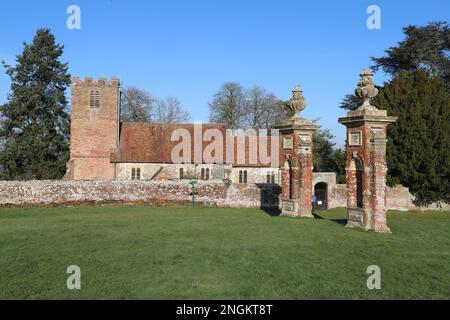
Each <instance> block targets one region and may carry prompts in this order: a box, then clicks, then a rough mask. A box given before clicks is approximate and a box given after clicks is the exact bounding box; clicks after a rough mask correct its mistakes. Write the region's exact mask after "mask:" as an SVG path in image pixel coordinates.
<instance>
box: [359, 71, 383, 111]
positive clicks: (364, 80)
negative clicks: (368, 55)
mask: <svg viewBox="0 0 450 320" xmlns="http://www.w3.org/2000/svg"><path fill="white" fill-rule="evenodd" d="M359 76H360V79H359V82H358V87H357V88H356V90H355V94H356V95H357V96H358V97H359V98H361V99H362V100H364V103H363V104H362V105H361V106H359V107H358V109H364V108H368V107H372V108H373V106H371V104H370V100H372V99H373V98H375V97H376V96H377V94H378V89H377V88H376V87H375V85H374V83H373V80H372V78H373V72H372V70H370V69H369V68H365V69H364V70H363V71H362V72H361V74H360V75H359Z"/></svg>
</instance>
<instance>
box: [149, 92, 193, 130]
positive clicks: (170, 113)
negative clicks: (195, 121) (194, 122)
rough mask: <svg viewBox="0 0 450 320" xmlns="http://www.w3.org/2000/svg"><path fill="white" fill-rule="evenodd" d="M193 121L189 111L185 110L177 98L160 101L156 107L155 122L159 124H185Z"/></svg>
mask: <svg viewBox="0 0 450 320" xmlns="http://www.w3.org/2000/svg"><path fill="white" fill-rule="evenodd" d="M190 119H191V116H190V114H189V112H188V111H186V110H184V109H183V107H182V105H181V103H180V101H179V100H178V99H177V98H175V97H168V98H167V99H165V100H158V101H157V102H156V106H155V113H154V117H153V121H154V122H157V123H165V124H169V123H183V122H187V121H189V120H190Z"/></svg>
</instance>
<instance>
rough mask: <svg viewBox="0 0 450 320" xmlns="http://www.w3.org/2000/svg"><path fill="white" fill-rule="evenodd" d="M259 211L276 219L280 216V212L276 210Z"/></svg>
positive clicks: (265, 209) (263, 209)
mask: <svg viewBox="0 0 450 320" xmlns="http://www.w3.org/2000/svg"><path fill="white" fill-rule="evenodd" d="M261 210H262V211H264V212H265V213H266V214H268V215H269V216H271V217H278V216H279V215H280V214H281V210H280V209H278V208H261Z"/></svg>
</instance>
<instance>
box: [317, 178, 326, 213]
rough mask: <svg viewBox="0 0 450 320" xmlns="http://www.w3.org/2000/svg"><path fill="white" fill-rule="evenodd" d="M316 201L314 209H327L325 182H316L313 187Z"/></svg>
mask: <svg viewBox="0 0 450 320" xmlns="http://www.w3.org/2000/svg"><path fill="white" fill-rule="evenodd" d="M314 195H315V197H316V201H315V203H314V208H315V209H319V210H327V209H328V185H327V184H326V183H325V182H318V183H316V185H315V186H314Z"/></svg>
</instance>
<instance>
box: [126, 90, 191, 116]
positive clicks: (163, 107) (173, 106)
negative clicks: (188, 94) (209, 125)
mask: <svg viewBox="0 0 450 320" xmlns="http://www.w3.org/2000/svg"><path fill="white" fill-rule="evenodd" d="M121 118H122V121H134V122H155V123H165V124H170V123H182V122H187V121H189V120H190V115H189V112H187V111H186V110H184V109H183V106H182V105H181V103H180V101H179V100H178V99H177V98H174V97H168V98H167V99H164V100H163V99H157V98H155V97H153V96H152V95H151V94H150V93H148V92H146V91H144V90H141V89H138V88H135V87H128V88H125V89H124V90H123V91H122V95H121Z"/></svg>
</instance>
